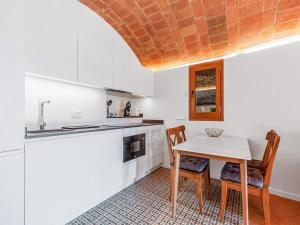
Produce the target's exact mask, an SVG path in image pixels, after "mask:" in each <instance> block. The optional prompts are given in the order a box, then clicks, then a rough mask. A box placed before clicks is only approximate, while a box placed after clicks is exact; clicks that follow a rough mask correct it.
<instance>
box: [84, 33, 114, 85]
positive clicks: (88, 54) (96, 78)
mask: <svg viewBox="0 0 300 225" xmlns="http://www.w3.org/2000/svg"><path fill="white" fill-rule="evenodd" d="M112 67H113V59H112V54H111V53H110V52H109V51H108V50H107V49H106V48H105V47H103V46H101V45H100V44H98V43H95V42H92V41H90V40H89V39H87V38H84V37H81V36H79V39H78V81H79V82H82V83H86V84H90V85H95V86H100V87H106V88H112Z"/></svg>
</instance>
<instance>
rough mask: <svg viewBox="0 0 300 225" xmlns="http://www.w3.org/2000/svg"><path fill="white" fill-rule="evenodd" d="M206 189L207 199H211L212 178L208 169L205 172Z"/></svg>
mask: <svg viewBox="0 0 300 225" xmlns="http://www.w3.org/2000/svg"><path fill="white" fill-rule="evenodd" d="M205 178H206V180H205V188H206V198H207V199H209V198H210V196H209V185H210V178H209V168H207V169H206V171H205Z"/></svg>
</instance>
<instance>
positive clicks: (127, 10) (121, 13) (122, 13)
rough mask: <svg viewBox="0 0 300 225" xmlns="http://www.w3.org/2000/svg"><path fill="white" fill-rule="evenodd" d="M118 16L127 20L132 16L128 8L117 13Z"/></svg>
mask: <svg viewBox="0 0 300 225" xmlns="http://www.w3.org/2000/svg"><path fill="white" fill-rule="evenodd" d="M116 14H117V15H118V16H119V17H120V18H126V17H127V16H129V15H130V10H129V9H128V8H123V9H121V10H118V11H117V12H116Z"/></svg>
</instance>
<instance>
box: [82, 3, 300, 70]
mask: <svg viewBox="0 0 300 225" xmlns="http://www.w3.org/2000/svg"><path fill="white" fill-rule="evenodd" d="M80 1H81V2H82V3H83V4H85V5H86V6H87V7H89V8H90V9H92V10H93V11H95V12H96V13H97V14H98V15H99V16H101V17H103V18H104V19H105V20H106V21H107V22H108V23H109V24H110V25H111V26H112V27H113V28H114V29H115V30H117V31H118V32H119V34H120V35H121V36H122V37H123V38H124V40H125V41H126V42H127V43H128V45H129V46H130V47H131V49H132V50H133V51H134V53H135V54H136V56H137V57H138V59H139V60H140V62H141V63H142V64H143V65H144V66H146V67H149V68H152V69H161V68H167V67H173V66H177V65H180V64H184V63H190V62H195V61H199V60H204V59H209V58H214V57H219V56H222V55H226V54H230V53H233V52H238V51H240V50H242V49H245V48H248V47H250V46H253V45H256V44H259V43H262V42H266V41H270V40H273V39H278V38H282V37H286V36H290V35H294V34H297V33H300V0H80Z"/></svg>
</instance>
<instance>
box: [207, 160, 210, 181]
mask: <svg viewBox="0 0 300 225" xmlns="http://www.w3.org/2000/svg"><path fill="white" fill-rule="evenodd" d="M207 168H208V171H207V173H208V184H209V185H210V161H209V162H208V166H207Z"/></svg>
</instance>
